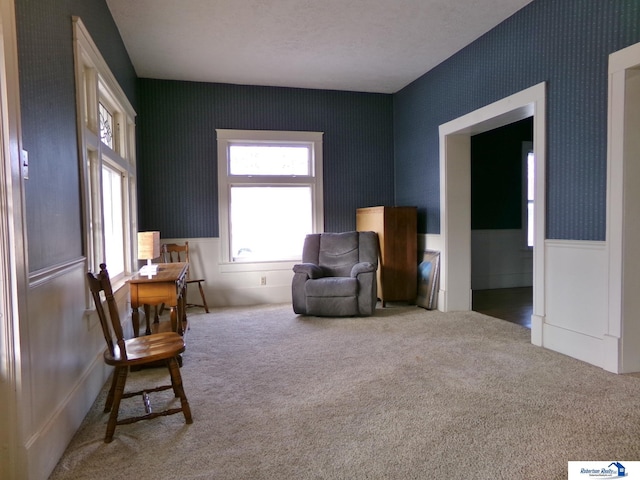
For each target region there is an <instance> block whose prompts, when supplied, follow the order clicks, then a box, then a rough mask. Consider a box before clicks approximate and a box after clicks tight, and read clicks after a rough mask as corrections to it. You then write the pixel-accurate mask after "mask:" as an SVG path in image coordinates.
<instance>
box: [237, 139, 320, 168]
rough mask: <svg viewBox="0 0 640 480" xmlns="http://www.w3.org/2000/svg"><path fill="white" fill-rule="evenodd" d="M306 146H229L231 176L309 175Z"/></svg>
mask: <svg viewBox="0 0 640 480" xmlns="http://www.w3.org/2000/svg"><path fill="white" fill-rule="evenodd" d="M309 164H310V162H309V147H308V146H306V145H296V146H282V145H231V146H230V147H229V173H230V174H231V175H305V176H306V175H309V171H310V168H309Z"/></svg>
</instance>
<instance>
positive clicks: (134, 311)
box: [131, 306, 140, 337]
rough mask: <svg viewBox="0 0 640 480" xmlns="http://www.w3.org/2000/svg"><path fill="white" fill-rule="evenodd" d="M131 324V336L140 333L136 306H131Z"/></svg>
mask: <svg viewBox="0 0 640 480" xmlns="http://www.w3.org/2000/svg"><path fill="white" fill-rule="evenodd" d="M131 324H132V325H133V336H134V337H137V336H139V335H140V317H139V313H138V307H137V306H136V307H132V308H131Z"/></svg>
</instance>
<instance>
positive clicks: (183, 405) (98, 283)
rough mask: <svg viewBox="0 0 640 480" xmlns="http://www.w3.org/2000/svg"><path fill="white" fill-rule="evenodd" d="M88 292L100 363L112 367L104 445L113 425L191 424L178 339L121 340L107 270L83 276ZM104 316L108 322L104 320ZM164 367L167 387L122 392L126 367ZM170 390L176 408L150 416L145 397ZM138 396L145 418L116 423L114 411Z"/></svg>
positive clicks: (160, 336) (160, 335) (181, 342)
mask: <svg viewBox="0 0 640 480" xmlns="http://www.w3.org/2000/svg"><path fill="white" fill-rule="evenodd" d="M87 278H88V280H89V288H90V290H91V295H92V296H93V301H94V303H95V306H96V311H97V313H98V317H99V318H100V325H101V326H102V332H103V334H104V339H105V341H106V342H107V348H106V350H105V352H104V361H105V363H106V364H107V365H111V366H113V367H114V372H113V379H112V381H111V388H110V389H109V393H108V394H107V401H106V403H105V406H104V411H105V413H107V412H111V413H110V415H109V421H108V423H107V432H106V434H105V437H104V441H105V443H109V442H111V440H113V433H114V432H115V429H116V425H124V424H129V423H134V422H138V421H140V420H151V419H153V418H156V417H160V416H166V415H173V414H175V413H179V412H182V413H183V414H184V419H185V422H186V423H187V424H190V423H193V420H192V418H191V408H190V407H189V401H188V400H187V396H186V395H185V393H184V388H183V386H182V376H181V375H180V368H179V365H178V355H179V354H180V353H182V352H184V349H185V344H184V339H183V338H182V336H180V335H179V334H177V333H176V332H165V333H155V334H152V335H144V336H141V337H135V338H131V339H125V338H124V335H123V331H122V325H121V323H120V315H119V314H118V306H117V304H116V301H115V298H114V297H113V291H112V289H111V281H110V279H109V273H108V272H107V266H106V265H105V264H104V263H103V264H101V265H100V273H98V275H94V274H93V273H91V272H88V273H87ZM101 292H104V297H105V301H106V303H107V312H105V310H104V307H103V303H102V302H103V301H102V298H101ZM107 313H108V315H109V316H108V318H107ZM158 363H160V364H162V363H164V364H165V366H166V367H167V369H168V370H169V376H170V378H171V384H170V385H162V386H158V387H153V388H148V389H144V390H141V391H137V392H126V393H125V384H126V382H127V375H128V373H129V368H130V367H141V366H144V365H149V364H154V365H157V364H158ZM170 388H172V389H173V393H174V394H175V396H176V398H179V399H180V408H177V407H176V408H169V409H166V410H164V411H160V412H153V411H152V409H151V404H150V401H149V393H151V392H159V391H162V390H168V389H170ZM136 395H141V396H142V400H143V403H144V407H145V414H144V415H140V416H137V417H128V418H123V419H118V409H119V408H120V401H121V400H122V399H123V398H129V397H133V396H136Z"/></svg>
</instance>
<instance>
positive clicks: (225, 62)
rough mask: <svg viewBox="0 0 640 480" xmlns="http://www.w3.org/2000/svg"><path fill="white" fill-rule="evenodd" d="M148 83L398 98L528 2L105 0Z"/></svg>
mask: <svg viewBox="0 0 640 480" xmlns="http://www.w3.org/2000/svg"><path fill="white" fill-rule="evenodd" d="M106 1H107V5H108V6H109V9H110V10H111V13H112V15H113V18H114V19H115V22H116V24H117V26H118V29H119V30H120V34H121V36H122V38H123V40H124V44H125V46H126V48H127V51H128V52H129V56H130V57H131V61H132V62H133V65H134V67H135V70H136V73H137V75H138V76H139V77H143V78H156V79H166V80H187V81H198V82H214V83H232V84H240V85H265V86H284V87H299V88H318V89H327V90H348V91H358V92H377V93H395V92H397V91H398V90H400V89H402V88H403V87H405V86H406V85H408V84H409V83H411V82H412V81H413V80H415V79H417V78H418V77H420V76H421V75H422V74H424V73H426V72H427V71H429V70H431V69H432V68H433V67H435V66H436V65H438V64H439V63H441V62H442V61H443V60H445V59H447V58H448V57H450V56H451V55H453V54H454V53H456V52H457V51H459V50H460V49H462V48H463V47H465V46H466V45H468V44H469V43H471V42H473V41H474V40H475V39H477V38H478V37H480V36H481V35H483V34H484V33H486V32H487V31H489V30H491V29H492V28H493V27H495V26H496V25H497V24H499V23H500V22H502V21H503V20H505V19H506V18H508V17H510V16H511V15H513V14H514V13H515V12H516V11H518V10H519V9H521V8H522V7H524V6H525V5H527V4H528V3H530V2H531V1H532V0H135V1H131V0H106Z"/></svg>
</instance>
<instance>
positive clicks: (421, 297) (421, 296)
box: [416, 250, 440, 310]
mask: <svg viewBox="0 0 640 480" xmlns="http://www.w3.org/2000/svg"><path fill="white" fill-rule="evenodd" d="M439 287H440V252H439V251H437V250H425V251H424V252H423V253H422V261H421V262H420V263H419V264H418V293H417V296H416V305H418V306H419V307H422V308H426V309H427V310H433V309H435V308H437V306H438V289H439Z"/></svg>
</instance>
